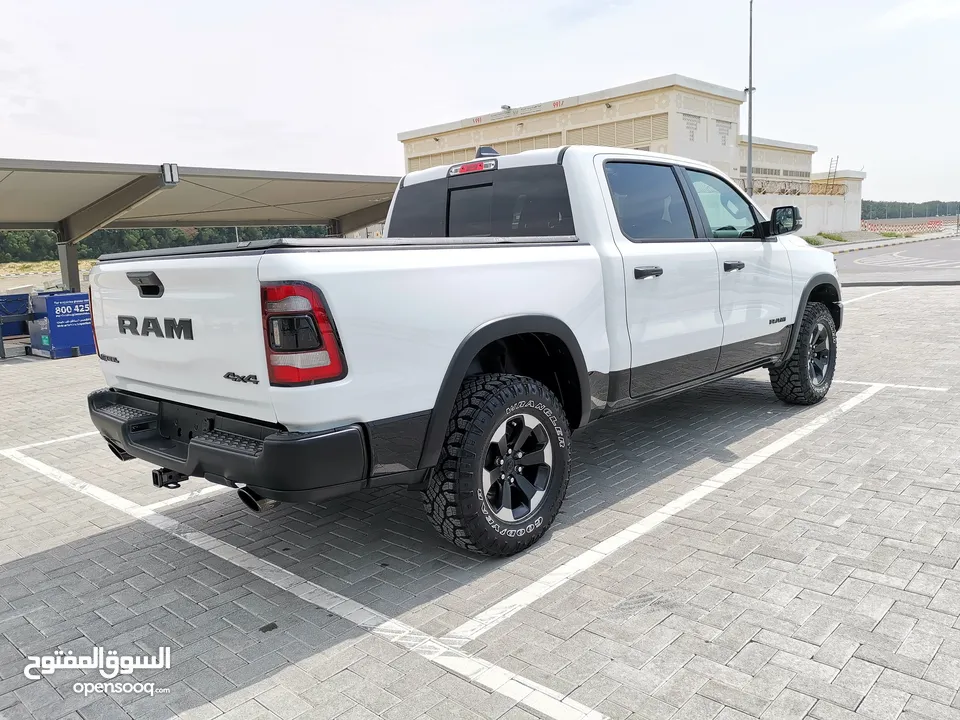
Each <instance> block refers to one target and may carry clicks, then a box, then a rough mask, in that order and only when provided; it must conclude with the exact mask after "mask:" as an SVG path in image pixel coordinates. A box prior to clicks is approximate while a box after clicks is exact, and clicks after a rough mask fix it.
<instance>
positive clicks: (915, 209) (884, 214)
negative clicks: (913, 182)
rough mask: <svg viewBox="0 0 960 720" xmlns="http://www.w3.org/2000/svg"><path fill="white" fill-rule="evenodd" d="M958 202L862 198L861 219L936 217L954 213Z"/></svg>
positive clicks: (958, 205)
mask: <svg viewBox="0 0 960 720" xmlns="http://www.w3.org/2000/svg"><path fill="white" fill-rule="evenodd" d="M958 207H960V202H957V201H956V200H954V201H951V202H944V201H943V200H927V201H926V202H922V203H902V202H896V201H893V200H864V201H863V204H862V206H861V210H860V217H861V218H862V219H863V220H884V219H886V218H898V219H899V218H902V217H905V218H909V217H918V218H920V217H936V216H938V215H954V216H955V215H956V214H957V209H958Z"/></svg>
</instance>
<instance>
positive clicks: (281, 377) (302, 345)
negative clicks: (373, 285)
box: [260, 282, 347, 385]
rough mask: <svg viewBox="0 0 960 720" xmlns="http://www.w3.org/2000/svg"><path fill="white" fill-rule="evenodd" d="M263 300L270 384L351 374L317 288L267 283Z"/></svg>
mask: <svg viewBox="0 0 960 720" xmlns="http://www.w3.org/2000/svg"><path fill="white" fill-rule="evenodd" d="M260 305H261V308H262V312H263V339H264V347H265V348H266V352H267V369H268V372H269V375H270V384H271V385H313V384H315V383H322V382H329V381H331V380H339V379H341V378H343V377H344V376H345V375H346V374H347V363H346V360H345V359H344V357H343V350H342V349H341V348H340V339H339V338H338V337H337V331H336V327H335V326H334V324H333V319H332V318H331V317H330V315H329V313H328V312H327V307H326V304H325V303H324V300H323V295H321V293H320V291H319V290H318V289H317V288H315V287H313V286H312V285H308V284H307V283H301V282H288V283H265V284H263V285H262V286H261V288H260Z"/></svg>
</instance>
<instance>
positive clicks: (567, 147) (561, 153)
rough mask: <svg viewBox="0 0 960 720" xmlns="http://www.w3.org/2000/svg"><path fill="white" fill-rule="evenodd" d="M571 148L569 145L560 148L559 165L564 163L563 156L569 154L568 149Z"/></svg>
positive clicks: (558, 154)
mask: <svg viewBox="0 0 960 720" xmlns="http://www.w3.org/2000/svg"><path fill="white" fill-rule="evenodd" d="M569 149H570V146H569V145H564V146H563V147H562V148H560V152H558V153H557V165H563V156H564V155H566V154H567V150H569Z"/></svg>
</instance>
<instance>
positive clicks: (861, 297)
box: [843, 287, 903, 307]
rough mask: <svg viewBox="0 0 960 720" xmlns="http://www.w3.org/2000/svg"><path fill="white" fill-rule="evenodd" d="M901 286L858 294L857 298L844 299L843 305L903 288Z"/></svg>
mask: <svg viewBox="0 0 960 720" xmlns="http://www.w3.org/2000/svg"><path fill="white" fill-rule="evenodd" d="M902 289H903V288H901V287H894V288H888V289H887V290H877V292H872V293H867V294H866V295H857V297H855V298H850V299H849V300H846V299H844V301H843V306H844V307H846V306H847V305H849V304H850V303H855V302H858V301H859V300H866V299H867V298H871V297H874V296H875V295H883V294H884V293H889V292H895V291H897V290H902Z"/></svg>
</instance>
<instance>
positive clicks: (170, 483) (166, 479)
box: [153, 468, 187, 490]
mask: <svg viewBox="0 0 960 720" xmlns="http://www.w3.org/2000/svg"><path fill="white" fill-rule="evenodd" d="M186 479H187V476H186V475H184V474H183V473H178V472H177V471H176V470H168V469H167V468H158V469H156V470H154V471H153V486H154V487H158V488H161V487H165V488H170V489H171V490H176V489H177V488H178V487H180V483H182V482H183V481H184V480H186Z"/></svg>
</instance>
